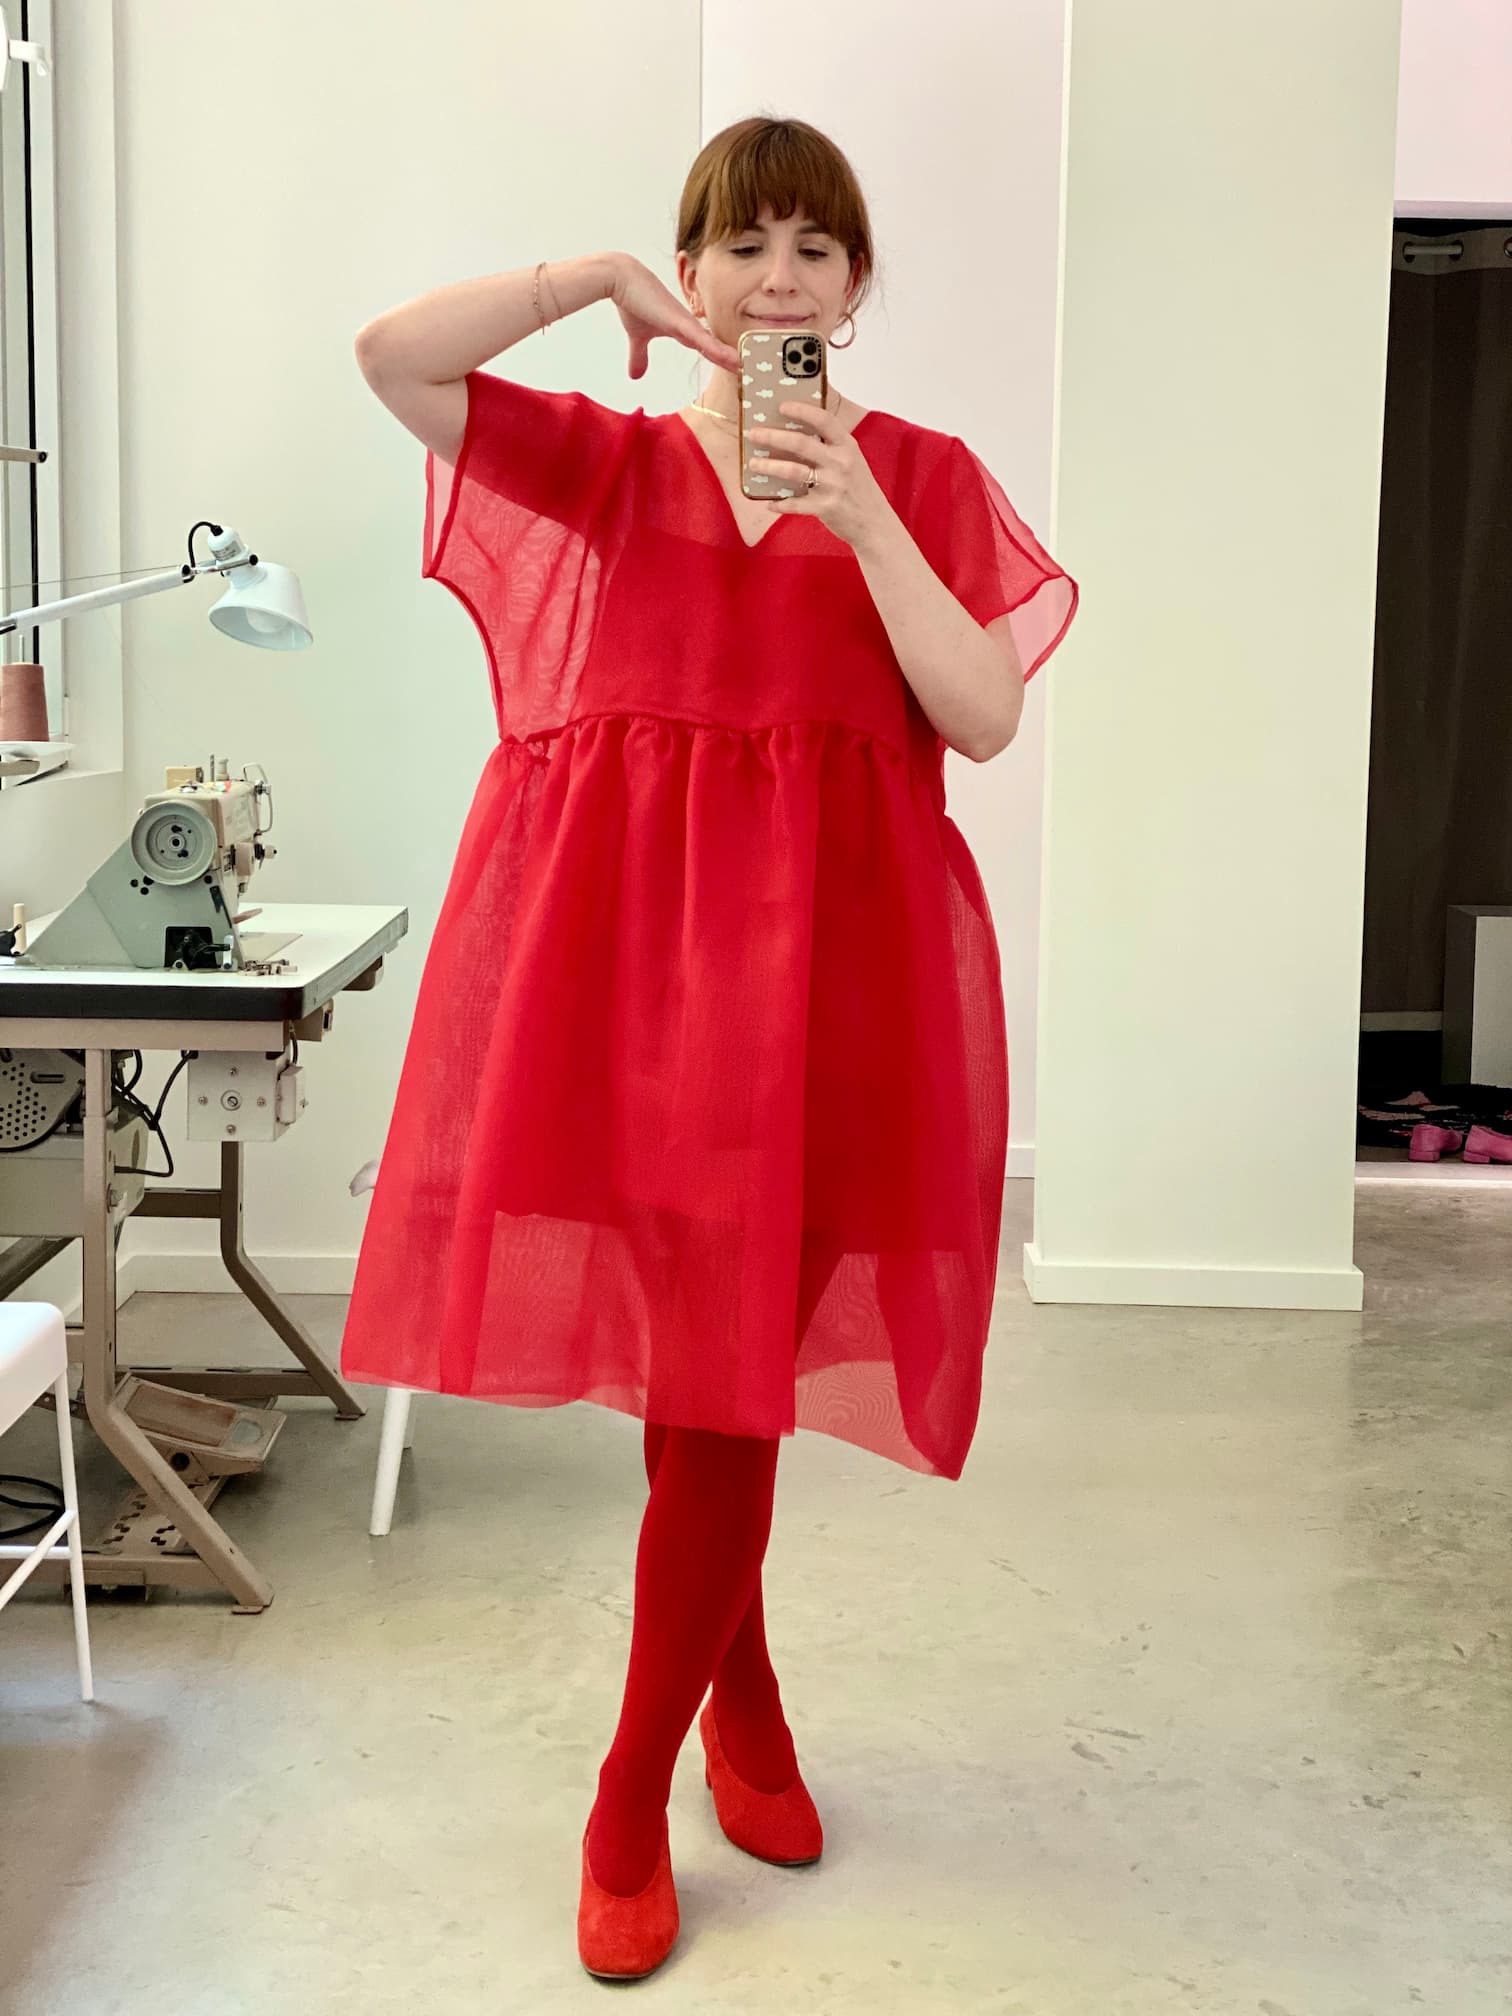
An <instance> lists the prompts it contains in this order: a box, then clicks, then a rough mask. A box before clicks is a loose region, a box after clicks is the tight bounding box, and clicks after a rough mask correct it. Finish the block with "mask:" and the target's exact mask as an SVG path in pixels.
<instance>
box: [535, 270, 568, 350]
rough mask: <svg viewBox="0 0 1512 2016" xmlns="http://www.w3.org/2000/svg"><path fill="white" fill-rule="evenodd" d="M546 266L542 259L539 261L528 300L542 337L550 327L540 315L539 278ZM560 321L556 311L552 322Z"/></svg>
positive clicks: (558, 313)
mask: <svg viewBox="0 0 1512 2016" xmlns="http://www.w3.org/2000/svg"><path fill="white" fill-rule="evenodd" d="M546 264H547V262H546V261H545V260H544V259H543V260H542V261H541V263H540V264H539V265H538V266H537V267H536V270H535V280H534V282H533V283H532V285H531V289H530V300H531V305H532V306H533V307H534V309H535V317H536V320H537V322H539V323H540V325H541V333H542V335H544V334H545V333H546V330H547V328H548V327H549V326H550V325H549V324H548V322H547V320H546V317H545V316H544V315H543V314H542V313H541V276H542V274H544V273H545V271H546ZM553 298H555V295H554V293H553ZM561 319H562V317H561V311H560V310H558V312H557V313H556V314H555V315H554V316H553V317H552V321H554V322H560V321H561Z"/></svg>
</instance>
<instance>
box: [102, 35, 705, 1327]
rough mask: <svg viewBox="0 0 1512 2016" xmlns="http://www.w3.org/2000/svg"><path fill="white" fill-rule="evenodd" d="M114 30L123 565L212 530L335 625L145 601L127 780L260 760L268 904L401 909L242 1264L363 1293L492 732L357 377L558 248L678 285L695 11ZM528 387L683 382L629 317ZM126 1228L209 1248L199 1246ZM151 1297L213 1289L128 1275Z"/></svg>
mask: <svg viewBox="0 0 1512 2016" xmlns="http://www.w3.org/2000/svg"><path fill="white" fill-rule="evenodd" d="M119 21H120V26H119V39H120V66H119V68H120V94H121V95H120V104H119V127H120V135H119V144H120V224H121V282H122V300H121V326H122V359H121V368H122V416H123V419H122V455H123V461H122V485H123V498H124V507H125V522H126V525H127V549H128V550H127V553H126V558H125V564H126V565H127V566H128V567H130V566H136V565H141V564H146V563H149V562H157V561H160V560H161V559H162V558H163V556H164V554H165V552H166V553H167V554H168V555H169V557H170V558H172V557H173V555H174V553H175V551H176V549H178V548H179V547H181V545H182V541H183V538H184V534H185V532H186V531H187V529H188V527H189V525H190V524H191V523H192V522H193V521H194V520H195V519H197V518H200V517H203V516H212V515H213V516H219V517H221V518H223V519H224V520H225V521H226V522H229V523H231V524H233V525H236V526H237V527H238V528H240V529H241V530H242V531H243V532H245V533H246V534H247V535H248V536H249V537H250V538H251V539H252V540H253V541H254V542H255V543H256V545H257V547H258V548H259V550H260V551H262V552H264V553H267V554H268V555H270V556H271V557H273V558H275V559H280V560H283V561H285V562H287V563H288V564H289V565H291V566H293V567H294V568H296V569H297V570H298V572H299V573H300V575H301V577H302V579H303V582H304V585H305V589H306V593H307V597H308V602H309V609H310V616H311V621H312V624H313V626H314V628H315V631H316V645H315V648H314V649H313V650H312V651H309V652H306V653H301V654H298V655H295V656H287V657H285V656H279V655H275V654H268V653H260V652H256V651H249V650H246V649H242V648H239V647H237V646H234V645H232V644H229V643H227V642H226V641H225V640H223V639H221V638H220V637H218V636H217V635H216V634H215V633H213V632H212V631H211V630H210V628H209V626H208V624H207V622H206V620H205V609H206V607H207V606H208V602H209V601H210V600H212V599H213V597H211V596H210V595H209V592H208V590H207V591H205V594H204V595H203V596H201V597H200V598H199V600H196V599H195V597H194V594H193V592H192V591H186V592H185V593H184V594H183V595H182V596H180V595H170V596H167V597H159V598H157V599H156V600H155V601H153V602H150V603H138V604H135V605H132V606H131V607H130V608H128V610H127V611H126V612H125V614H126V649H127V657H128V674H129V678H128V695H129V713H128V727H129V743H128V783H129V788H130V791H131V792H132V794H133V795H134V796H139V795H140V794H141V793H142V792H143V791H145V790H146V789H147V788H149V787H150V786H152V785H153V784H154V783H155V781H160V772H161V769H162V766H163V765H164V764H166V763H171V762H183V761H196V760H200V761H202V760H205V759H206V758H208V756H209V755H210V753H211V751H212V750H213V751H215V752H216V753H217V754H226V755H229V756H230V757H231V758H232V759H233V761H235V762H237V763H240V762H241V761H244V760H252V761H258V762H262V763H264V764H265V765H266V766H267V768H268V771H269V774H270V776H271V779H272V782H273V787H274V792H275V800H276V808H277V825H276V828H275V832H274V835H273V837H274V841H275V843H276V844H277V845H278V847H279V849H280V853H279V856H278V859H277V860H276V861H275V862H274V863H273V864H272V865H271V866H270V867H269V868H268V869H267V870H266V871H265V872H264V873H262V874H261V875H260V876H259V877H258V880H257V882H256V884H255V885H254V898H255V897H256V896H261V897H262V898H264V899H266V900H268V901H274V900H280V899H282V900H287V901H318V900H329V899H330V898H332V897H340V898H343V899H348V900H353V901H361V902H401V903H405V904H407V905H408V906H409V909H410V917H411V936H410V939H409V941H408V943H407V944H406V945H405V946H404V947H403V948H401V949H400V950H399V951H398V952H396V953H395V954H394V955H393V956H392V958H391V960H390V962H389V972H388V975H387V979H386V981H385V984H384V986H382V987H380V988H379V990H378V991H377V993H376V994H372V995H355V996H347V997H344V998H343V999H341V1000H340V1001H339V1002H338V1006H337V1025H336V1029H335V1031H334V1032H333V1035H332V1037H331V1038H330V1039H329V1040H328V1041H327V1042H326V1043H325V1044H324V1045H322V1046H321V1048H319V1049H315V1050H310V1051H308V1052H307V1053H306V1061H307V1063H308V1065H309V1079H310V1087H309V1090H310V1108H309V1111H308V1113H307V1114H306V1116H305V1118H304V1120H303V1121H302V1122H301V1124H300V1125H299V1127H298V1128H296V1129H295V1130H294V1131H293V1132H292V1133H291V1134H290V1135H288V1136H287V1137H286V1138H285V1139H284V1140H283V1141H281V1142H279V1143H278V1144H277V1145H276V1146H275V1147H272V1148H265V1149H262V1150H258V1151H256V1152H255V1153H254V1154H253V1155H252V1156H251V1157H250V1158H249V1200H248V1212H247V1217H248V1236H249V1244H250V1245H251V1247H252V1248H253V1250H254V1251H257V1252H259V1253H263V1254H267V1255H269V1256H271V1260H270V1272H271V1273H272V1275H273V1276H274V1278H275V1279H277V1280H279V1281H281V1282H283V1283H285V1284H287V1285H288V1286H290V1287H306V1288H312V1289H331V1290H337V1291H340V1290H344V1289H345V1288H346V1287H347V1286H348V1285H349V1283H350V1274H351V1256H352V1255H354V1254H355V1251H356V1248H357V1244H358V1241H359V1239H360V1236H361V1216H362V1214H361V1207H360V1206H358V1205H356V1204H354V1203H353V1202H352V1201H351V1199H350V1198H349V1197H348V1195H347V1192H346V1185H347V1179H348V1178H349V1176H350V1175H351V1173H352V1171H353V1170H354V1169H355V1168H356V1167H357V1165H358V1164H359V1163H360V1162H362V1161H363V1160H365V1159H366V1158H367V1157H368V1156H369V1155H371V1154H374V1153H376V1152H377V1151H378V1149H379V1148H380V1147H381V1145H382V1140H383V1134H384V1130H385V1128H386V1126H387V1122H388V1114H389V1106H390V1101H391V1097H392V1092H393V1087H394V1084H395V1081H396V1078H397V1074H398V1068H399V1061H400V1056H401V1053H402V1048H403V1043H404V1039H405V1036H406V1034H407V1031H408V1026H409V1020H410V1014H411V1010H412V1006H413V1001H414V994H415V986H416V982H417V980H418V976H419V971H420V966H421V960H422V957H423V954H424V950H425V946H426V943H427V941H428V938H429V934H430V931H431V928H432V926H433V923H434V919H435V916H436V912H437V909H438V907H439V903H440V898H441V894H442V891H443V887H444V884H445V880H446V876H447V873H448V871H449V869H450V866H451V862H452V857H453V853H454V851H455V846H456V842H457V838H458V835H459V833H460V831H461V826H462V821H463V817H464V814H465V811H466V808H467V804H468V801H469V798H470V796H471V793H472V790H473V786H474V784H475V782H476V780H477V777H478V774H479V771H480V770H481V768H482V765H483V761H484V758H485V756H486V754H487V751H488V747H489V743H490V738H491V735H492V733H493V727H492V717H491V711H490V707H489V702H488V696H487V681H486V674H485V668H484V662H483V656H482V651H481V647H480V645H479V643H478V640H477V638H476V635H475V633H474V631H473V628H472V625H471V623H470V622H469V620H468V619H467V617H466V615H465V614H464V612H463V611H462V610H461V609H460V608H459V607H458V606H457V605H455V604H454V603H453V602H452V600H451V598H450V597H449V596H448V595H447V594H446V593H445V591H444V590H442V589H441V588H439V587H437V586H435V585H428V584H422V583H421V581H420V580H419V564H420V532H421V516H422V502H423V498H422V482H423V464H424V454H423V450H422V449H421V448H420V446H419V444H418V443H416V442H415V441H414V440H412V439H411V437H410V436H409V435H407V434H406V433H405V432H404V431H403V430H402V429H401V428H400V427H399V426H398V424H397V423H396V422H394V421H393V420H391V419H390V418H389V417H388V415H387V414H386V413H385V412H384V410H383V409H382V407H380V406H379V405H378V404H377V402H376V401H375V400H374V399H373V397H372V395H371V394H370V393H369V392H368V390H367V388H366V387H365V385H364V384H363V382H362V379H361V377H360V376H359V374H358V371H357V368H356V365H355V363H354V361H353V356H352V339H353V336H354V335H355V333H356V331H357V329H358V327H359V326H360V325H361V324H362V323H363V322H364V321H366V320H367V319H368V318H369V317H370V316H372V315H374V314H375V313H377V312H378V311H379V310H381V309H383V308H385V307H388V306H390V305H392V304H393V303H395V302H397V301H399V300H402V299H405V298H407V297H409V296H411V295H414V294H417V293H420V292H422V291H423V290H424V289H426V288H428V287H431V286H434V285H437V284H439V283H441V282H443V281H448V280H454V279H460V278H463V277H465V276H468V275H473V274H479V273H488V272H496V271H500V270H503V269H505V268H509V267H514V266H519V265H523V264H527V263H530V262H533V261H534V260H536V259H537V258H543V257H554V258H555V257H563V256H565V255H568V254H574V253H580V252H589V251H598V250H601V249H604V248H605V247H610V246H616V247H617V246H623V247H625V248H627V249H629V250H631V251H634V252H635V253H637V254H638V255H639V256H640V257H642V258H644V259H646V260H648V261H660V262H661V267H662V270H663V271H665V272H667V273H668V274H670V271H671V264H670V251H669V247H670V240H671V235H672V220H673V216H674V208H675V202H676V196H677V192H678V190H679V189H680V187H681V183H682V177H683V174H684V173H685V171H686V168H687V164H688V162H689V161H690V160H691V158H692V156H693V154H694V153H695V152H696V149H697V144H698V12H697V4H696V0H639V4H637V5H636V6H635V7H634V8H633V9H613V8H608V7H604V6H602V5H599V4H596V0H554V4H553V5H552V6H551V7H549V8H541V9H526V8H519V7H501V6H499V5H497V4H495V0H447V4H446V5H445V6H444V7H440V8H437V9H432V10H428V11H422V12H421V13H419V14H417V12H416V10H415V9H414V7H412V6H409V5H405V4H400V0H379V4H375V0H322V4H321V5H320V6H318V7H311V6H308V5H306V4H303V0H268V4H264V5H262V6H260V7H259V8H258V10H257V15H256V21H255V25H254V27H253V28H252V29H251V30H250V31H249V29H248V26H247V22H246V19H245V17H244V16H243V15H242V14H241V13H240V12H239V11H238V10H236V9H234V8H219V7H215V8H206V7H201V8H185V7H182V6H179V5H177V4H171V0H133V4H132V6H131V7H130V8H125V9H121V10H120V15H119ZM75 252H76V256H80V257H85V256H87V250H86V248H75ZM658 348H659V349H667V350H670V346H658ZM509 369H510V371H511V372H514V373H518V374H519V375H520V376H522V377H523V376H530V377H531V378H533V379H534V380H535V381H536V382H539V383H541V384H546V385H559V386H574V385H576V386H581V387H583V388H584V389H585V390H587V391H589V392H591V393H592V394H594V395H595V396H596V397H599V398H601V399H604V400H606V401H608V402H610V403H617V404H620V405H623V406H626V407H628V406H633V405H636V404H639V403H642V402H644V403H645V404H646V405H648V406H656V405H666V406H675V405H677V404H678V403H679V400H680V398H681V397H682V383H683V380H682V378H681V376H679V375H677V365H676V362H675V360H674V359H673V358H671V357H670V355H669V356H666V357H662V358H659V359H658V360H657V362H656V365H655V368H654V370H653V373H652V375H651V376H650V378H648V379H646V380H643V381H641V382H640V384H639V385H634V386H632V385H631V384H630V382H629V380H628V378H627V376H626V372H625V349H624V338H623V334H622V331H621V329H620V325H619V322H618V320H617V318H616V317H615V315H614V311H613V310H612V308H610V307H608V306H607V305H606V306H603V307H601V308H598V309H595V310H592V311H590V312H588V313H586V314H584V315H582V316H580V317H577V318H575V319H574V320H573V321H572V322H571V323H569V324H568V325H566V326H565V327H563V328H560V329H554V330H552V331H550V332H549V333H548V334H547V335H545V336H543V337H536V338H533V339H531V340H530V341H529V342H528V343H527V344H525V345H524V346H522V347H521V348H520V349H519V350H518V351H516V352H514V353H512V354H511V357H510V362H509ZM181 1082H182V1081H181ZM180 1102H181V1095H180V1094H179V1093H178V1092H175V1094H174V1104H173V1105H171V1106H170V1109H169V1111H170V1118H172V1119H175V1120H177V1119H178V1118H179V1117H180V1115H181V1110H182V1109H181V1103H180ZM212 1152H213V1151H209V1150H203V1151H195V1152H189V1151H188V1150H186V1151H185V1152H184V1154H183V1155H182V1157H181V1159H180V1170H181V1174H182V1179H183V1180H186V1181H189V1182H196V1181H208V1180H210V1179H211V1174H212V1165H211V1163H210V1161H209V1160H207V1157H208V1156H209V1155H210V1154H211V1153H212ZM128 1238H129V1240H130V1242H131V1247H132V1250H134V1251H136V1252H143V1251H146V1252H149V1253H151V1252H162V1251H165V1250H171V1249H179V1248H186V1247H188V1246H189V1245H190V1244H191V1242H193V1243H194V1245H195V1246H196V1248H203V1249H205V1250H208V1249H209V1247H210V1244H211V1228H208V1227H198V1226H194V1225H175V1224H172V1223H163V1224H139V1225H133V1226H132V1227H131V1228H130V1229H129V1233H128ZM132 1278H133V1279H134V1280H135V1282H136V1283H137V1285H153V1284H155V1283H156V1284H159V1285H174V1286H193V1285H206V1286H214V1285H217V1284H218V1283H219V1281H220V1280H221V1279H222V1278H223V1277H221V1276H220V1273H219V1269H218V1267H217V1266H216V1265H215V1264H214V1263H210V1264H208V1265H207V1266H205V1267H204V1268H202V1269H196V1268H194V1267H189V1268H185V1267H182V1266H171V1267H168V1268H166V1270H165V1268H164V1267H163V1266H161V1265H152V1264H147V1263H145V1262H140V1263H135V1264H134V1273H133V1276H132Z"/></svg>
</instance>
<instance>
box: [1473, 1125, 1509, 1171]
mask: <svg viewBox="0 0 1512 2016" xmlns="http://www.w3.org/2000/svg"><path fill="white" fill-rule="evenodd" d="M1465 1160H1466V1161H1467V1162H1512V1131H1508V1130H1506V1129H1504V1128H1501V1127H1472V1128H1471V1129H1470V1132H1469V1134H1468V1136H1467V1137H1466V1140H1465Z"/></svg>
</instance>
